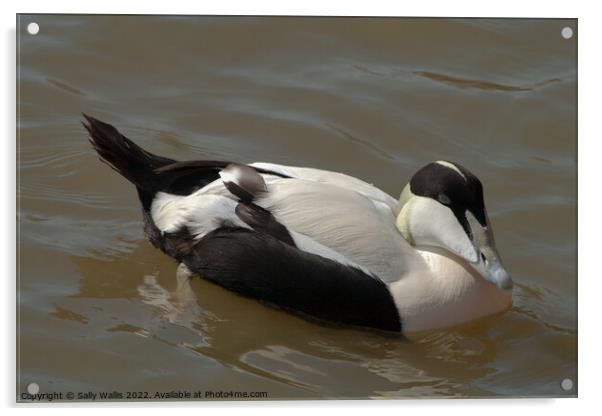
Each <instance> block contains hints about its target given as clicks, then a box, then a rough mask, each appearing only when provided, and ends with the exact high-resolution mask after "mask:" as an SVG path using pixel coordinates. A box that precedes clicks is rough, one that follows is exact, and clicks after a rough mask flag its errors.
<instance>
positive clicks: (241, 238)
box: [83, 114, 513, 334]
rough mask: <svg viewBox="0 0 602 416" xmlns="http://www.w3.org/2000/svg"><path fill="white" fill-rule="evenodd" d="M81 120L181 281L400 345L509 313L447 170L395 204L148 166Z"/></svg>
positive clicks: (243, 170) (464, 179)
mask: <svg viewBox="0 0 602 416" xmlns="http://www.w3.org/2000/svg"><path fill="white" fill-rule="evenodd" d="M84 117H85V121H84V122H83V125H84V126H85V128H86V129H87V131H88V133H89V140H90V142H91V144H92V146H93V147H94V149H95V150H96V151H97V152H98V154H99V156H100V158H101V160H102V161H104V162H105V163H107V164H108V165H109V166H110V167H112V168H113V169H114V170H116V171H117V172H118V173H120V174H121V175H122V176H123V177H125V178H126V179H127V180H128V181H130V182H131V183H132V184H134V185H135V187H136V190H137V192H138V197H139V199H140V203H141V205H142V216H143V220H144V231H145V234H146V236H147V237H148V239H149V240H150V242H151V243H152V244H153V245H154V246H155V247H157V248H158V249H160V250H161V251H163V252H164V253H165V254H167V255H168V256H170V257H171V258H173V259H175V260H176V261H177V262H178V263H179V268H178V271H185V272H186V273H187V274H188V275H189V276H200V277H201V278H203V279H206V280H208V281H210V282H213V283H215V284H218V285H220V286H222V287H224V288H226V289H228V290H230V291H233V292H236V293H238V294H240V295H243V296H247V297H250V298H254V299H257V300H259V301H263V302H266V303H268V304H271V305H274V306H276V307H280V308H282V309H286V310H290V311H295V312H298V313H301V314H304V315H307V316H310V317H314V318H318V319H321V320H326V321H332V322H336V323H341V324H348V325H354V326H362V327H370V328H375V329H380V330H386V331H397V332H402V333H404V334H408V333H414V332H419V331H426V330H432V329H442V328H446V327H450V326H454V325H458V324H462V323H465V322H469V321H472V320H475V319H478V318H481V317H485V316H488V315H492V314H495V313H498V312H502V311H504V310H506V309H508V308H509V307H510V305H511V302H512V286H513V284H512V279H511V278H510V276H509V274H508V273H507V272H506V270H505V268H504V266H503V265H502V262H501V259H500V256H499V254H498V252H497V250H496V247H495V241H494V238H493V231H492V229H491V223H490V221H489V218H488V216H487V212H486V210H485V204H484V200H483V187H482V184H481V182H480V181H479V179H477V177H476V176H474V175H473V174H472V173H471V172H469V171H468V170H467V169H466V168H464V167H463V166H461V165H459V164H457V163H453V162H449V161H436V162H432V163H429V164H427V165H426V166H424V167H423V168H421V169H420V170H418V171H417V172H416V173H415V174H414V175H413V176H412V178H411V179H410V181H409V183H408V184H407V185H406V186H405V187H404V188H403V191H402V192H401V197H400V198H399V200H396V199H394V198H393V197H391V196H390V195H388V194H386V193H385V192H383V191H381V190H379V189H378V188H376V187H374V186H372V185H370V184H368V183H366V182H364V181H362V180H360V179H357V178H354V177H351V176H348V175H345V174H342V173H335V172H329V171H325V170H318V169H312V168H302V167H292V166H283V165H278V164H272V163H251V164H248V165H245V164H241V163H235V162H225V161H213V160H211V161H210V160H194V161H184V162H180V161H176V160H173V159H169V158H166V157H162V156H156V155H154V154H152V153H150V152H148V151H146V150H143V149H142V148H140V147H139V146H137V145H136V144H135V143H134V142H132V141H131V140H129V139H128V138H126V137H125V136H124V135H122V134H121V133H120V132H119V131H118V130H117V129H116V128H115V127H113V126H111V125H110V124H107V123H104V122H102V121H99V120H97V119H95V118H93V117H90V116H87V115H85V114H84Z"/></svg>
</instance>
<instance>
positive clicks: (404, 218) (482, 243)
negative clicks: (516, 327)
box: [397, 161, 512, 290]
mask: <svg viewBox="0 0 602 416" xmlns="http://www.w3.org/2000/svg"><path fill="white" fill-rule="evenodd" d="M399 202H400V204H399V207H400V211H399V215H398V217H397V228H398V229H399V231H400V232H401V233H402V234H403V236H404V237H405V239H406V240H407V241H408V242H409V243H410V244H412V245H413V246H416V247H423V248H425V249H428V247H438V248H443V249H445V250H447V251H449V252H451V253H453V254H455V255H457V256H459V257H461V258H462V259H464V260H465V261H466V262H468V263H469V264H470V266H471V267H472V268H474V269H475V270H476V271H477V272H478V273H479V274H480V275H481V276H483V277H484V278H485V279H486V280H488V281H490V282H491V283H493V284H495V285H496V286H498V287H499V288H501V289H505V290H510V289H512V279H511V278H510V276H509V275H508V273H507V272H506V270H505V269H504V267H503V265H502V263H501V259H500V256H499V254H498V252H497V249H496V248H495V241H494V238H493V231H492V229H491V223H490V222H489V218H488V216H487V211H486V209H485V202H484V198H483V185H482V184H481V181H480V180H479V179H478V178H477V177H476V176H475V175H473V174H472V173H471V172H470V171H468V170H467V169H466V168H464V167H462V166H461V165H459V164H457V163H452V162H448V161H437V162H432V163H429V164H428V165H426V166H424V167H422V168H421V169H419V170H418V171H417V172H416V173H415V174H414V176H412V179H411V180H410V182H409V183H408V184H407V185H406V187H405V188H404V190H403V192H402V194H401V197H400V200H399Z"/></svg>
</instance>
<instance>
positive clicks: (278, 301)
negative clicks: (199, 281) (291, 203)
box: [182, 228, 401, 331]
mask: <svg viewBox="0 0 602 416" xmlns="http://www.w3.org/2000/svg"><path fill="white" fill-rule="evenodd" d="M182 261H183V262H184V264H186V266H187V267H188V268H189V269H190V270H191V271H192V272H193V273H195V274H198V275H199V276H202V277H203V278H204V279H207V280H209V281H211V282H213V283H216V284H218V285H220V286H222V287H224V288H226V289H228V290H231V291H233V292H236V293H239V294H241V295H244V296H247V297H250V298H254V299H257V300H260V301H264V302H267V303H270V304H273V305H276V306H278V307H281V308H285V309H288V310H293V311H298V312H302V313H305V314H307V315H310V316H313V317H316V318H320V319H325V320H329V321H333V322H339V323H343V324H350V325H358V326H366V327H372V328H377V329H382V330H387V331H401V321H400V318H399V313H398V311H397V308H396V306H395V303H394V302H393V298H392V297H391V293H390V292H389V290H388V288H387V286H386V284H385V283H384V282H382V281H381V280H379V279H376V278H374V277H372V276H370V275H367V274H366V273H364V272H362V271H361V270H359V269H356V268H353V267H348V266H344V265H342V264H340V263H337V262H335V261H332V260H330V259H326V258H324V257H321V256H317V255H314V254H310V253H306V252H303V251H300V250H297V249H296V248H294V247H292V246H290V245H288V244H286V243H284V242H282V241H279V240H277V239H276V238H274V237H272V236H271V235H267V234H263V233H258V232H254V231H251V230H246V229H241V228H220V229H217V230H214V231H212V232H210V233H208V234H207V235H205V236H204V237H203V238H201V239H200V240H199V241H198V243H197V244H196V245H195V246H194V248H193V249H192V251H191V252H190V253H189V254H188V255H186V256H184V257H183V259H182Z"/></svg>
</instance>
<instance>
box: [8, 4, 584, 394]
mask: <svg viewBox="0 0 602 416" xmlns="http://www.w3.org/2000/svg"><path fill="white" fill-rule="evenodd" d="M18 20H19V25H18V29H17V30H18V51H19V58H18V77H19V79H18V100H19V101H18V154H17V158H18V181H19V182H18V193H19V195H18V197H19V199H18V204H19V206H18V226H19V241H18V244H19V246H18V255H19V259H18V267H19V280H18V287H19V293H18V319H19V322H18V390H19V391H25V388H26V386H27V384H29V383H31V382H36V383H38V384H39V385H40V391H41V392H52V391H62V392H67V391H74V392H78V391H113V390H118V391H151V392H154V391H170V390H174V389H175V390H177V389H183V390H202V391H207V390H212V391H220V390H224V391H231V390H234V391H249V392H255V391H261V392H267V394H268V397H269V398H271V399H289V398H378V397H390V398H405V397H424V396H428V397H433V396H436V397H487V396H560V395H575V394H576V390H573V391H570V392H564V391H563V390H561V388H560V382H561V380H562V379H564V378H567V377H569V378H572V379H573V380H576V376H577V375H576V371H577V366H576V364H577V362H576V360H577V326H576V324H577V322H576V318H577V317H576V302H577V299H576V279H577V274H576V204H577V198H576V197H577V196H576V172H577V171H576V141H577V137H576V82H577V81H576V39H575V38H573V39H571V40H565V39H563V38H562V37H561V36H560V31H561V29H562V28H563V27H565V26H567V25H568V26H572V27H573V29H574V30H575V32H576V21H574V20H528V19H513V20H508V19H506V20H479V19H467V20H464V19H393V18H381V19H375V18H370V19H364V18H260V17H237V18H226V17H177V16H165V17H160V16H155V17H134V16H119V17H117V16H78V15H70V16H61V15H35V16H34V15H31V16H28V15H21V16H20V17H19V19H18ZM30 21H36V22H38V23H39V24H40V33H39V34H38V35H36V36H30V35H28V34H27V33H26V31H25V26H26V24H27V23H29V22H30ZM81 112H86V113H89V114H91V115H94V116H96V117H98V118H100V119H103V120H106V121H108V122H110V123H112V124H114V125H116V126H118V127H119V128H120V129H121V130H122V131H123V132H124V133H125V134H126V135H127V136H129V137H130V138H131V139H133V140H134V141H136V142H137V143H138V144H140V145H141V146H143V147H144V148H146V149H148V150H150V151H152V152H154V153H157V154H161V155H165V156H169V157H172V158H174V159H182V160H186V159H194V158H208V159H228V160H237V161H241V162H251V161H268V162H277V163H285V164H292V165H301V166H313V167H317V168H324V169H330V170H335V171H341V172H345V173H348V174H351V175H354V176H357V177H359V178H363V179H365V180H366V181H368V182H371V183H374V184H375V185H376V186H378V187H380V188H381V189H383V190H385V191H386V192H388V193H390V194H391V195H394V196H397V195H399V193H400V191H401V189H402V188H403V186H404V185H405V184H406V182H407V181H408V180H409V178H410V177H411V175H412V173H413V172H414V171H416V170H417V169H418V168H419V167H421V166H422V165H424V164H426V163H428V162H429V161H432V160H437V159H447V160H453V161H456V162H459V163H460V164H462V165H464V166H466V167H468V168H469V169H470V170H471V171H473V172H474V173H475V174H476V175H477V176H479V177H480V179H481V180H482V182H483V183H484V186H485V198H486V204H487V207H488V210H489V216H490V218H491V220H492V222H493V225H494V228H495V235H496V240H497V244H498V248H499V250H500V252H501V254H502V257H503V258H504V260H505V263H506V266H507V268H508V270H509V271H510V273H511V274H512V276H513V278H514V280H515V283H516V286H515V291H514V306H513V307H512V309H511V310H510V311H508V312H507V313H505V314H503V315H501V316H495V317H491V318H488V319H485V320H483V321H479V322H475V323H472V324H470V325H466V326H463V327H461V328H453V329H450V330H445V331H434V332H432V333H428V334H425V336H424V337H422V338H420V339H418V340H414V341H408V340H404V339H403V338H401V337H399V336H396V335H389V334H383V333H377V332H372V331H368V330H361V329H355V328H346V327H339V326H335V325H327V324H320V323H316V322H310V321H307V320H304V319H302V318H300V317H298V316H295V315H290V314H287V313H284V312H281V311H278V310H275V309H271V308H269V307H267V306H264V305H262V304H259V303H257V302H254V301H252V300H248V299H244V298H241V297H239V296H237V295H234V294H232V293H229V292H227V291H225V290H223V289H221V288H219V287H217V286H214V285H212V284H210V283H207V282H205V281H201V280H198V279H197V280H195V281H193V282H192V288H193V291H194V297H193V298H184V299H182V298H181V297H179V296H177V294H176V293H174V292H175V291H176V278H175V272H176V264H175V263H174V262H173V261H171V260H170V259H168V258H167V257H166V256H165V255H163V254H162V253H160V252H159V251H157V250H156V249H154V248H153V247H152V246H151V245H150V244H149V243H148V242H147V241H145V239H144V236H143V233H142V222H141V216H140V208H139V205H138V201H137V197H136V193H135V191H134V189H133V187H132V186H131V185H130V184H129V183H127V182H126V181H125V180H124V179H123V178H121V177H120V176H119V175H118V174H116V173H114V172H112V171H111V170H110V169H108V167H107V166H105V165H103V164H101V163H100V162H99V161H98V158H97V156H96V154H95V153H94V151H93V150H92V148H91V146H90V145H89V143H88V142H87V140H86V135H85V132H84V129H83V128H82V126H81V124H80V120H81V115H80V113H81Z"/></svg>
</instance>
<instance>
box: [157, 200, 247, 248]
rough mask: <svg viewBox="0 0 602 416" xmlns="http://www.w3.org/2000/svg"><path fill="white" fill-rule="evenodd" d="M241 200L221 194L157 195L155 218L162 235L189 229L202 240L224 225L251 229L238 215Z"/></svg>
mask: <svg viewBox="0 0 602 416" xmlns="http://www.w3.org/2000/svg"><path fill="white" fill-rule="evenodd" d="M237 204H238V202H237V201H235V200H233V199H230V198H228V197H225V196H221V195H206V194H199V193H194V194H191V195H188V196H180V195H172V194H167V193H163V192H159V193H157V195H156V197H155V199H154V200H153V204H152V206H151V216H152V218H153V221H154V222H155V224H156V225H157V228H159V230H161V231H162V232H164V233H165V232H174V231H177V230H178V229H179V228H181V227H183V226H186V227H188V228H189V230H190V232H191V233H192V234H193V235H195V236H196V238H201V237H202V236H204V235H205V234H207V233H208V232H210V231H213V230H214V229H216V228H218V227H220V226H222V225H223V224H224V223H227V224H229V225H233V226H237V227H243V228H250V227H249V226H248V225H247V224H245V223H244V222H243V221H241V220H240V218H238V216H237V215H236V212H234V210H235V208H236V205H237Z"/></svg>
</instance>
